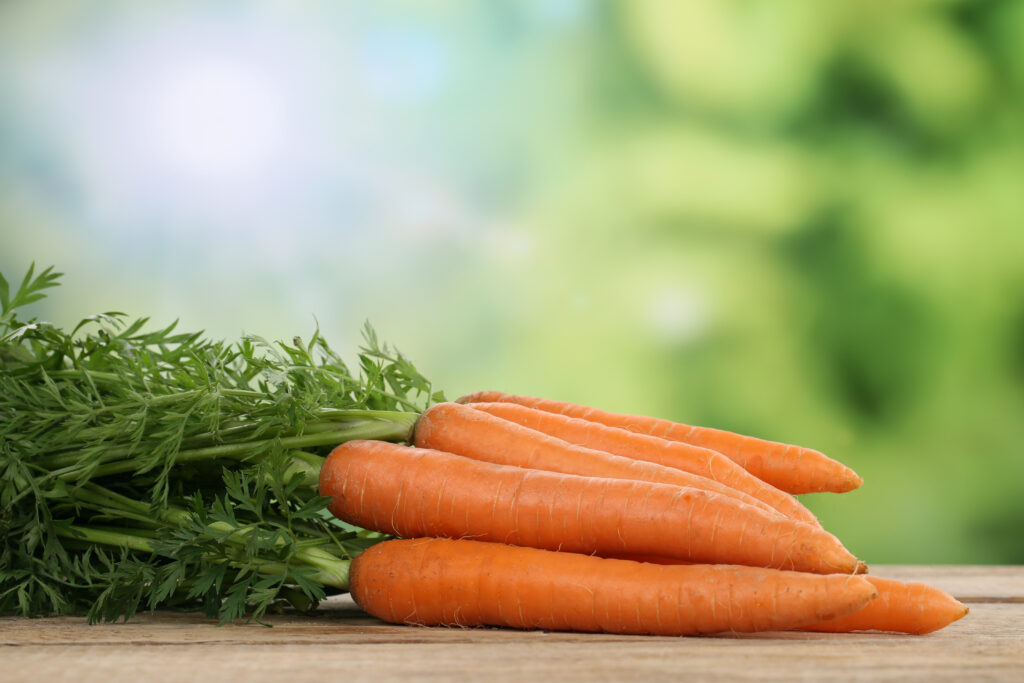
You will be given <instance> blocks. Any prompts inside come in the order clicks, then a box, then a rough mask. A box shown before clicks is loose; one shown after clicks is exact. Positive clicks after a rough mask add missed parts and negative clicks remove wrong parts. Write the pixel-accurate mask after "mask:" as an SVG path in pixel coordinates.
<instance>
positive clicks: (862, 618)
mask: <svg viewBox="0 0 1024 683" xmlns="http://www.w3.org/2000/svg"><path fill="white" fill-rule="evenodd" d="M864 578H865V579H867V580H868V581H870V582H871V584H872V585H874V586H875V588H877V589H878V599H877V600H874V601H872V602H871V603H869V604H868V605H867V606H866V607H864V608H863V609H861V610H859V611H857V612H854V613H853V614H850V615H848V616H845V617H841V618H839V619H835V620H832V621H826V622H824V623H820V624H814V625H812V626H805V627H803V630H807V631H825V632H828V633H846V632H848V631H895V632H897V633H914V634H922V633H931V632H932V631H937V630H938V629H940V628H943V627H945V626H948V625H949V624H951V623H953V622H954V621H956V620H957V619H960V618H961V617H963V616H964V615H966V614H967V612H968V609H967V606H966V605H964V604H963V603H961V602H960V601H958V600H957V599H956V598H954V597H953V596H951V595H950V594H949V593H946V592H945V591H943V590H939V589H938V588H935V587H934V586H929V585H927V584H924V583H904V582H902V581H895V580H893V579H882V578H878V577H877V576H867V577H864Z"/></svg>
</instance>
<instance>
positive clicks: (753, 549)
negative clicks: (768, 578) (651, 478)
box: [320, 441, 857, 574]
mask: <svg viewBox="0 0 1024 683" xmlns="http://www.w3.org/2000/svg"><path fill="white" fill-rule="evenodd" d="M320 493H321V495H324V496H329V497H330V498H331V500H330V503H329V505H328V507H329V509H330V511H331V512H332V513H333V514H334V515H335V516H336V517H338V518H340V519H342V520H344V521H346V522H349V523H351V524H355V525H357V526H360V527H363V528H366V529H375V530H377V531H383V532H386V533H390V534H394V535H396V536H402V537H405V538H412V537H416V536H444V537H448V538H473V539H478V540H485V541H495V542H500V543H510V544H512V545H522V546H529V547H535V548H544V549H548V550H566V551H570V552H579V553H586V554H601V553H632V554H641V555H663V556H667V557H678V558H681V559H685V560H699V561H703V562H709V563H714V562H721V563H727V564H743V565H751V566H759V567H771V568H775V569H793V570H797V571H807V572H814V573H819V574H829V573H853V572H855V571H856V570H857V559H856V558H855V557H853V556H852V555H851V554H850V553H849V552H848V551H847V550H846V549H845V548H844V547H843V546H842V544H841V543H839V541H838V540H837V539H836V538H835V536H833V535H832V534H830V533H828V532H826V531H824V530H823V529H820V528H817V527H813V526H811V525H809V524H805V523H803V522H797V521H795V520H791V519H786V518H783V517H773V516H770V515H769V514H768V513H766V512H763V511H762V510H760V509H758V508H755V507H753V506H751V505H746V504H744V503H741V502H739V501H737V500H736V499H734V498H729V497H728V496H723V495H720V494H717V493H710V492H708V491H703V490H700V489H694V488H687V487H682V486H670V485H668V484H652V483H648V482H641V481H627V480H624V479H603V478H598V477H580V476H575V475H569V474H556V473H554V472H544V471H542V470H528V469H523V468H520V467H507V466H502V465H494V464H491V463H486V462H479V461H476V460H471V459H469V458H464V457H462V456H458V455H452V454H450V453H443V452H441V451H435V450H431V449H426V448H411V447H408V446H401V445H397V444H392V443H388V442H384V441H350V442H348V443H345V444H342V445H341V446H338V447H337V448H335V449H334V450H333V451H332V452H331V454H330V455H329V456H328V458H327V460H326V461H325V462H324V465H323V467H322V468H321V471H320Z"/></svg>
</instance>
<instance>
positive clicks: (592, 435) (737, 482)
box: [469, 403, 818, 525]
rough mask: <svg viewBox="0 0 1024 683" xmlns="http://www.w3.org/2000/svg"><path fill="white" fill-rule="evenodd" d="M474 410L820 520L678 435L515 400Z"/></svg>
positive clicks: (721, 457) (789, 498)
mask: <svg viewBox="0 0 1024 683" xmlns="http://www.w3.org/2000/svg"><path fill="white" fill-rule="evenodd" d="M469 405H471V406H473V407H474V408H476V409H478V410H483V411H486V412H488V413H490V414H492V415H497V416H498V417H503V418H505V419H506V420H511V421H513V422H518V423H519V424H521V425H523V426H525V427H529V428H530V429H536V430H537V431H540V432H544V433H545V434H550V435H551V436H554V437H557V438H559V439H564V440H565V441H568V442H569V443H573V444H576V445H578V446H583V447H585V448H593V449H595V450H600V451H606V452H608V453H614V454H615V455H621V456H625V457H627V458H633V459H635V460H646V461H648V462H653V463H657V464H658V465H664V466H666V467H674V468H676V469H680V470H683V471H685V472H690V473H692V474H697V475H700V476H702V477H707V478H709V479H714V480H715V481H717V482H718V483H720V484H724V485H726V486H728V487H730V488H734V489H736V490H738V491H742V492H744V493H746V494H748V495H750V496H753V497H754V498H757V499H758V500H760V501H762V502H764V503H767V504H768V505H770V506H772V507H773V508H775V509H776V510H778V511H779V512H781V513H782V514H784V515H786V516H787V517H791V518H792V519H796V520H800V521H803V522H807V523H809V524H814V525H818V520H817V519H815V517H814V515H813V514H811V512H810V510H808V509H807V508H805V507H804V506H803V505H801V504H800V502H799V501H797V500H796V498H794V497H793V496H791V495H789V494H788V493H783V492H782V491H780V490H778V489H777V488H775V487H773V486H771V485H769V484H766V483H765V482H763V481H761V480H760V479H758V478H757V477H755V476H754V475H752V474H750V473H749V472H747V471H746V470H744V469H743V468H742V467H740V466H739V465H737V464H736V463H734V462H733V461H732V460H729V459H728V458H726V457H725V456H724V455H722V454H721V453H716V452H715V451H713V450H710V449H708V448H701V447H699V446H692V445H690V444H687V443H680V442H678V441H666V440H665V439H659V438H657V437H654V436H647V435H646V434H636V433H634V432H630V431H627V430H625V429H619V428H618V427H608V426H606V425H603V424H600V423H597V422H588V421H587V420H582V419H579V418H573V417H567V416H565V415H557V414H555V413H549V412H546V411H543V410H536V409H534V408H527V407H526V406H522V405H516V404H514V403H470V404H469Z"/></svg>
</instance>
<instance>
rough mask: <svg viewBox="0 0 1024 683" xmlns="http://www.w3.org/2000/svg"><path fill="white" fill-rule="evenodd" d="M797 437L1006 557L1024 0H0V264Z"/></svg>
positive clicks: (889, 526)
mask: <svg viewBox="0 0 1024 683" xmlns="http://www.w3.org/2000/svg"><path fill="white" fill-rule="evenodd" d="M32 261H35V262H37V263H39V264H40V265H49V264H54V265H56V266H57V267H58V269H59V270H61V271H63V272H64V273H66V277H65V280H64V281H65V286H64V287H62V288H61V289H59V290H56V291H55V293H54V295H53V296H52V298H51V299H50V300H48V301H45V302H43V303H41V304H39V305H38V308H37V311H36V312H37V313H38V314H39V315H40V316H42V317H44V318H45V319H48V320H52V321H54V322H58V323H61V324H71V323H73V322H75V321H76V320H77V319H78V318H80V317H81V316H83V315H86V314H90V313H94V312H98V311H105V310H122V311H126V312H129V313H131V314H136V315H150V316H152V317H153V318H154V321H155V322H159V323H165V322H168V321H170V320H173V319H175V318H180V320H181V325H182V326H183V327H185V328H189V329H206V330H207V331H208V332H209V333H210V334H211V335H213V336H216V337H223V338H235V337H237V336H238V335H239V334H240V333H242V332H243V331H244V332H251V333H258V334H261V335H263V336H268V337H276V338H285V339H290V338H291V337H292V336H294V335H296V334H299V335H302V334H308V333H309V332H310V331H311V330H312V329H313V328H314V326H315V325H316V324H319V325H320V327H321V329H322V330H323V331H324V332H325V333H326V335H327V336H328V338H329V339H330V340H331V341H332V343H333V344H334V345H335V346H337V347H339V348H340V349H342V350H348V352H349V353H351V352H352V351H353V350H354V349H355V347H356V346H357V345H358V343H359V329H360V327H361V326H362V324H363V322H364V320H370V321H371V322H372V323H373V325H374V326H375V327H376V328H377V329H378V331H379V333H380V334H381V336H382V337H383V338H386V339H388V340H390V341H391V342H392V343H394V344H395V345H397V346H398V347H399V348H401V349H402V350H403V351H404V352H405V353H406V354H407V355H408V356H410V357H411V358H412V359H413V360H414V361H415V362H416V363H417V365H418V367H419V368H420V369H421V370H422V371H423V372H424V373H426V374H427V375H428V376H430V377H431V378H432V379H433V380H434V382H435V383H436V385H437V386H438V387H440V388H442V389H444V390H445V391H446V393H447V395H448V396H449V397H450V398H454V397H456V396H458V395H460V394H462V393H465V392H468V391H470V390H476V389H484V388H496V389H502V390H506V391H512V392H518V393H528V394H535V395H544V396H549V397H553V398H560V399H566V400H573V401H577V402H582V403H589V404H596V405H599V406H602V407H606V408H608V409H612V410H618V411H624V412H638V413H646V414H653V415H659V416H664V417H669V418H675V419H678V420H681V421H689V422H695V423H698V424H705V425H713V426H719V427H724V428H728V429H733V430H737V431H741V432H744V433H750V434H755V435H759V436H763V437H767V438H772V439H777V440H784V441H790V442H797V443H801V444H804V445H809V446H813V447H816V448H819V449H821V450H823V451H825V452H827V453H829V454H830V455H833V456H834V457H837V458H839V459H841V460H843V461H845V462H847V463H849V464H850V465H852V466H853V467H854V468H855V469H857V470H858V471H859V472H860V473H861V474H862V475H863V476H864V477H865V479H866V483H865V485H864V486H863V487H862V489H860V490H858V491H856V492H853V493H850V494H847V495H843V496H835V495H831V496H830V495H819V496H808V497H807V500H808V504H809V505H810V506H811V507H812V508H813V509H814V510H815V511H816V512H817V513H818V514H819V515H820V516H821V518H822V519H823V521H824V522H825V523H826V525H827V526H828V527H829V528H830V529H832V530H834V531H835V532H836V533H838V534H839V535H840V536H841V537H842V538H843V539H844V540H845V541H846V543H847V545H848V546H849V547H850V548H851V549H852V550H853V551H854V552H856V553H857V554H859V555H860V556H862V557H864V558H865V559H867V560H868V561H871V562H911V563H917V562H920V563H943V562H961V563H990V562H1017V563H1021V562H1024V3H1022V2H1015V1H1013V0H976V1H969V0H914V1H908V2H887V1H885V0H848V1H841V2H820V1H819V0H723V1H717V2H704V1H697V0H694V1H693V2H688V1H683V0H679V1H671V0H667V1H656V0H629V1H623V2H618V3H611V2H587V1H584V0H523V1H520V2H479V3H462V2H375V3H357V2H320V3H314V2H310V3H287V2H218V3H195V2H175V3H136V2H103V3H89V2H71V1H68V2H53V1H47V2H19V1H16V0H6V1H0V272H3V273H5V274H6V275H7V276H8V278H9V279H14V278H18V277H20V276H21V274H22V273H23V272H24V270H25V269H26V268H27V266H28V264H29V263H30V262H32Z"/></svg>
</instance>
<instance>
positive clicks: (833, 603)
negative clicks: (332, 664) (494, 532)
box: [351, 538, 876, 635]
mask: <svg viewBox="0 0 1024 683" xmlns="http://www.w3.org/2000/svg"><path fill="white" fill-rule="evenodd" d="M351 591H352V597H353V599H354V600H355V601H356V603H358V604H359V606H360V607H362V608H363V609H364V610H366V611H367V612H369V613H370V614H372V615H373V616H375V617H378V618H380V619H383V620H385V621H389V622H392V623H400V624H418V625H425V626H484V625H489V626H507V627H512V628H522V629H548V630H555V631H590V632H604V633H623V634H656V635H696V634H701V633H718V632H721V631H766V630H778V629H792V628H799V627H800V626H803V625H806V624H813V623H816V622H820V621H823V620H826V619H831V618H834V617H841V616H842V615H845V614H849V613H851V612H853V611H855V610H858V609H861V608H863V607H864V606H865V605H867V604H870V601H871V600H872V599H873V598H874V596H875V594H876V591H875V588H874V586H872V585H871V584H870V583H868V582H867V581H865V580H864V579H863V578H861V577H858V576H846V575H836V574H832V575H827V576H817V575H812V574H801V573H798V572H787V571H778V570H773V569H760V568H754V567H736V566H726V565H694V566H689V567H684V566H672V567H669V566H660V565H656V564H643V563H640V562H629V561H626V560H608V559H602V558H599V557H591V556H588V555H577V554H574V553H559V552H551V551H547V550H537V549H534V548H520V547H514V546H509V545H503V544H500V543H482V542H479V541H470V540H462V541H455V540H449V539H441V538H417V539H411V540H396V541H386V542H384V543H379V544H377V545H375V546H373V547H372V548H370V549H369V550H367V551H366V552H364V553H363V554H362V555H360V556H359V557H357V558H356V559H355V560H353V562H352V573H351Z"/></svg>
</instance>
